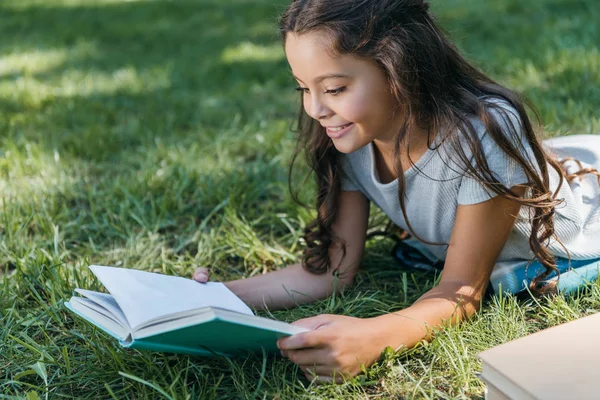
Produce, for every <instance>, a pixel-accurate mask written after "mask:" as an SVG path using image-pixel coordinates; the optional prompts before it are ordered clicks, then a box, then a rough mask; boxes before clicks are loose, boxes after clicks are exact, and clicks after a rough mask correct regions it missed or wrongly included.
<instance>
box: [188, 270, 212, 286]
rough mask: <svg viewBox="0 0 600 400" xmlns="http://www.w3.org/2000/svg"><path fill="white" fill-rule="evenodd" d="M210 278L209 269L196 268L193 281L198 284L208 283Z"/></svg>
mask: <svg viewBox="0 0 600 400" xmlns="http://www.w3.org/2000/svg"><path fill="white" fill-rule="evenodd" d="M208 277H209V272H208V268H206V267H199V268H196V270H195V271H194V274H193V275H192V279H193V280H195V281H197V282H200V283H206V282H208Z"/></svg>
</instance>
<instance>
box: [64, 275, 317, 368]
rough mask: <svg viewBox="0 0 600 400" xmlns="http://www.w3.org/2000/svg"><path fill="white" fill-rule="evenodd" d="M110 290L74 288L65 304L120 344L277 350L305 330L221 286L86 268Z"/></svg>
mask: <svg viewBox="0 0 600 400" xmlns="http://www.w3.org/2000/svg"><path fill="white" fill-rule="evenodd" d="M90 269H91V270H92V272H93V273H94V274H95V275H96V276H97V277H98V279H99V280H100V282H102V284H103V285H104V287H105V288H106V289H107V290H108V292H109V293H110V294H106V293H101V292H93V291H90V290H84V289H75V292H77V293H78V294H80V295H81V296H73V297H72V298H71V300H70V301H69V302H67V303H65V306H66V307H67V308H68V309H69V310H71V311H73V312H74V313H75V314H77V315H79V316H80V317H82V318H84V319H85V320H87V321H88V322H90V323H92V324H94V325H96V326H97V327H98V328H100V329H102V330H103V331H104V332H106V333H108V334H109V335H111V336H113V337H114V338H116V339H118V340H119V342H120V344H121V345H122V346H123V347H127V348H136V349H147V350H154V351H163V352H169V353H186V354H195V355H207V356H208V355H215V354H219V355H233V354H237V353H245V352H248V351H254V352H260V351H262V349H265V350H266V351H275V350H277V345H276V341H277V339H279V338H280V337H284V336H289V335H293V334H295V333H300V332H305V331H306V330H307V329H305V328H300V327H297V326H293V325H290V324H288V323H285V322H280V321H276V320H272V319H268V318H263V317H258V316H255V315H254V313H253V312H252V310H251V309H250V308H249V307H248V306H247V305H246V304H245V303H244V302H243V301H242V300H240V299H239V298H238V297H237V296H236V295H235V294H233V293H232V292H231V291H230V290H229V289H228V288H227V287H226V286H225V285H224V284H222V283H218V282H209V283H204V284H202V283H198V282H196V281H193V280H191V279H186V278H182V277H177V276H168V275H162V274H156V273H151V272H144V271H138V270H133V269H126V268H115V267H102V266H98V265H92V266H90Z"/></svg>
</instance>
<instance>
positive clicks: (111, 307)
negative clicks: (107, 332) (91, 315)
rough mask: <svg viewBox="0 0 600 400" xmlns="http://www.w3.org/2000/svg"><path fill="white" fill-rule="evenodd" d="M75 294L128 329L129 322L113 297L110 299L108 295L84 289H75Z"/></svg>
mask: <svg viewBox="0 0 600 400" xmlns="http://www.w3.org/2000/svg"><path fill="white" fill-rule="evenodd" d="M75 292H76V293H79V294H80V295H82V296H85V297H87V298H88V299H90V300H91V301H93V302H94V303H96V304H99V305H100V306H102V307H103V308H104V309H106V311H107V312H108V313H110V315H112V316H113V318H115V319H116V320H117V321H119V323H120V324H121V326H124V327H127V328H129V321H127V317H125V314H123V311H122V310H121V308H119V305H118V304H117V302H116V301H115V299H114V297H112V296H111V295H110V294H106V293H100V292H93V291H91V290H85V289H75Z"/></svg>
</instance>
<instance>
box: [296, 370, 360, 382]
mask: <svg viewBox="0 0 600 400" xmlns="http://www.w3.org/2000/svg"><path fill="white" fill-rule="evenodd" d="M303 372H304V376H305V377H306V379H308V380H309V381H311V384H317V385H319V384H324V383H344V382H346V381H347V380H349V379H351V377H350V375H346V376H344V375H342V374H340V373H337V372H333V373H332V372H330V371H329V372H328V371H324V372H319V371H318V370H315V369H314V368H312V367H308V368H307V369H306V371H304V370H303Z"/></svg>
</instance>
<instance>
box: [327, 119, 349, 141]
mask: <svg viewBox="0 0 600 400" xmlns="http://www.w3.org/2000/svg"><path fill="white" fill-rule="evenodd" d="M353 126H354V122H351V123H349V124H346V125H340V126H336V127H329V126H328V127H325V129H326V131H327V136H329V137H330V138H332V139H339V138H341V137H342V136H343V135H344V134H346V132H348V131H349V130H350V129H351V128H352V127H353Z"/></svg>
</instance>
